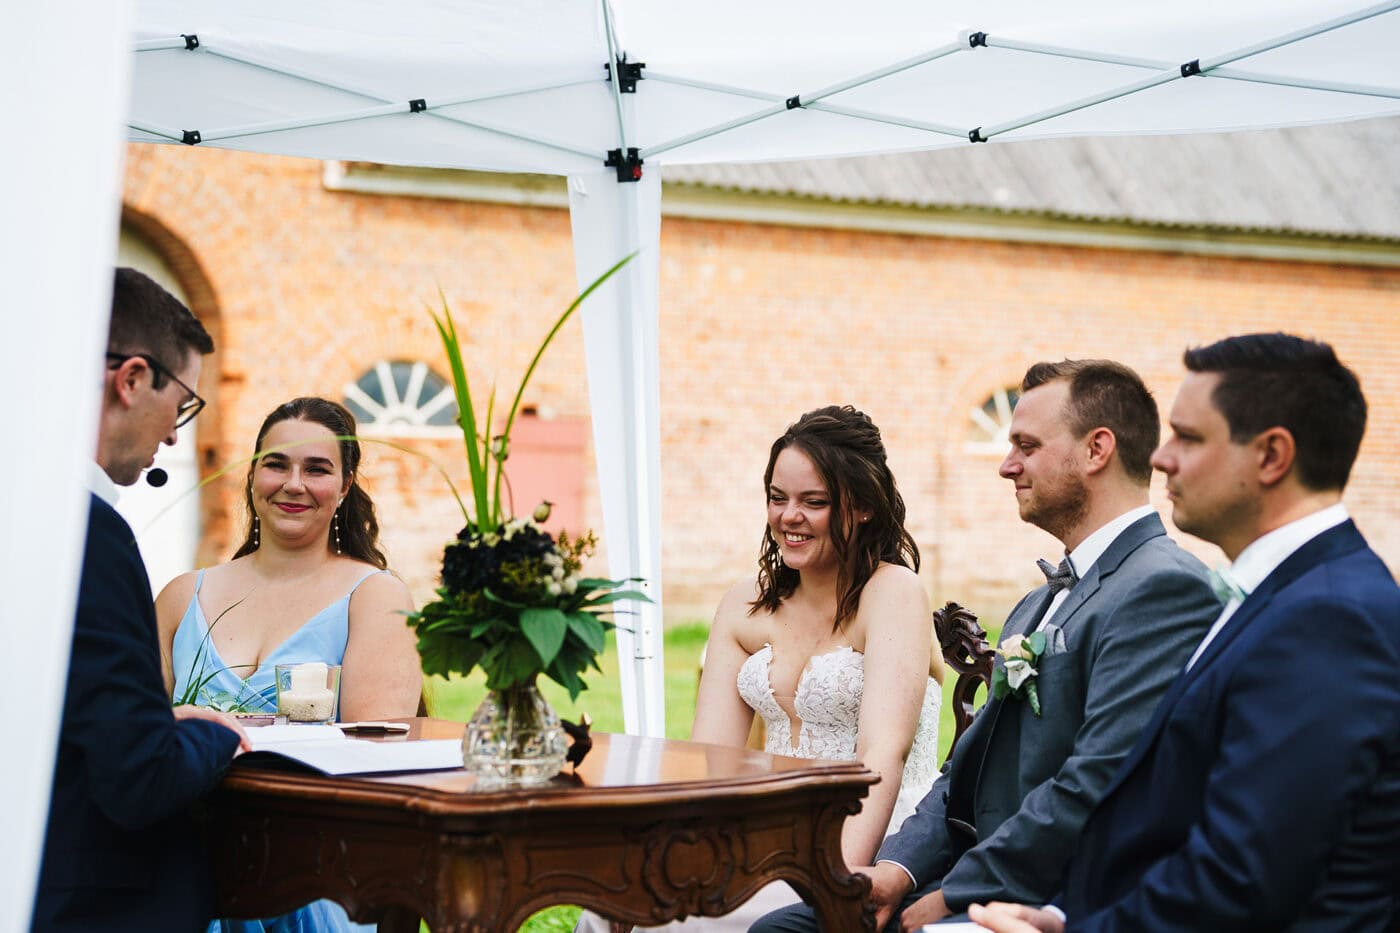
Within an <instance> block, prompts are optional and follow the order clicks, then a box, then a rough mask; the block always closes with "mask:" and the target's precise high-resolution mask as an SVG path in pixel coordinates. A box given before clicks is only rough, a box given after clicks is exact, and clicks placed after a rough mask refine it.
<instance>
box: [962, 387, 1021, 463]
mask: <svg viewBox="0 0 1400 933" xmlns="http://www.w3.org/2000/svg"><path fill="white" fill-rule="evenodd" d="M1020 398H1021V390H1020V388H1019V387H1017V386H1007V387H1006V388H1002V389H997V390H996V391H995V392H993V393H992V394H991V395H989V396H987V399H986V401H984V402H983V403H982V404H981V405H978V406H975V407H974V408H973V409H972V410H971V411H970V412H969V413H968V416H969V418H970V419H971V420H970V423H969V424H968V431H967V449H968V450H969V451H970V452H972V453H980V454H991V453H994V454H1005V453H1006V448H1007V445H1008V444H1010V443H1011V412H1012V411H1013V410H1014V409H1015V408H1016V402H1017V401H1019V400H1020Z"/></svg>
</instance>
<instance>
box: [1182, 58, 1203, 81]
mask: <svg viewBox="0 0 1400 933" xmlns="http://www.w3.org/2000/svg"><path fill="white" fill-rule="evenodd" d="M1200 73H1201V60H1200V59H1199V58H1193V59H1191V60H1190V61H1189V62H1187V63H1186V64H1184V65H1182V66H1181V76H1182V77H1183V78H1189V77H1191V76H1192V75H1198V74H1200Z"/></svg>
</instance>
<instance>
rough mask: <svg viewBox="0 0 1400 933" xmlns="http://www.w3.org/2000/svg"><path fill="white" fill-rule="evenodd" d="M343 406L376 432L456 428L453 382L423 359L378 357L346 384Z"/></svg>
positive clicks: (432, 430) (396, 432)
mask: <svg viewBox="0 0 1400 933" xmlns="http://www.w3.org/2000/svg"><path fill="white" fill-rule="evenodd" d="M345 407H346V408H348V409H350V412H351V413H352V414H353V415H354V416H355V420H357V421H358V422H359V423H360V427H361V428H364V429H367V430H368V431H370V432H371V433H377V434H438V433H441V432H444V431H447V430H454V431H455V430H456V428H457V399H456V396H454V395H453V393H452V385H451V383H449V382H448V381H447V380H446V379H444V378H442V377H441V376H439V375H438V374H437V373H435V372H433V371H432V370H431V369H430V368H428V364H427V363H424V362H422V361H410V360H380V361H379V362H378V363H375V364H374V366H372V367H371V368H370V369H369V370H367V371H366V372H365V374H364V375H363V376H361V377H360V378H359V379H357V380H355V381H354V382H353V383H350V384H349V385H347V386H346V387H345Z"/></svg>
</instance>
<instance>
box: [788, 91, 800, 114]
mask: <svg viewBox="0 0 1400 933" xmlns="http://www.w3.org/2000/svg"><path fill="white" fill-rule="evenodd" d="M801 106H802V95H801V94H794V95H792V96H791V97H789V98H788V99H787V109H789V110H796V109H797V108H798V107H801Z"/></svg>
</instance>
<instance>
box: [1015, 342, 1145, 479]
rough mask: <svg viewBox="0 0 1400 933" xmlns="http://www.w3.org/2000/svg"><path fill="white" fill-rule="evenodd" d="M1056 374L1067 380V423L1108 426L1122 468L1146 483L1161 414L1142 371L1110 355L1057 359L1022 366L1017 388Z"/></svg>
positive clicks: (1084, 429) (1078, 432)
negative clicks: (1023, 368) (1058, 360)
mask: <svg viewBox="0 0 1400 933" xmlns="http://www.w3.org/2000/svg"><path fill="white" fill-rule="evenodd" d="M1059 380H1064V381H1065V382H1068V383H1069V401H1068V402H1067V403H1066V404H1065V417H1066V419H1068V421H1069V429H1070V430H1071V431H1072V432H1074V434H1075V436H1076V437H1083V436H1085V435H1086V434H1088V433H1089V432H1090V431H1092V430H1094V429H1095V428H1108V430H1110V431H1112V432H1113V438H1114V440H1115V441H1116V442H1117V446H1118V459H1119V461H1120V462H1121V463H1122V464H1123V471H1124V472H1125V473H1127V474H1128V476H1129V478H1131V479H1134V480H1137V481H1138V482H1140V483H1141V484H1142V485H1144V486H1146V485H1147V484H1148V483H1149V482H1150V481H1151V479H1152V462H1151V460H1152V451H1154V450H1156V449H1157V442H1158V441H1159V440H1161V437H1162V418H1161V415H1159V414H1158V413H1157V402H1156V400H1155V399H1153V398H1152V392H1151V390H1150V389H1148V388H1147V384H1146V383H1144V382H1143V381H1142V377H1141V376H1139V375H1138V374H1137V373H1135V372H1133V370H1131V369H1129V368H1128V367H1127V366H1124V365H1123V364H1122V363H1115V362H1114V361H1113V360H1061V361H1060V362H1058V363H1036V364H1035V365H1034V366H1032V367H1031V368H1030V369H1028V370H1026V375H1025V376H1024V377H1023V378H1022V379H1021V391H1022V392H1029V391H1030V390H1031V389H1034V388H1035V387H1036V386H1042V385H1045V384H1047V383H1050V382H1056V381H1059Z"/></svg>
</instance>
